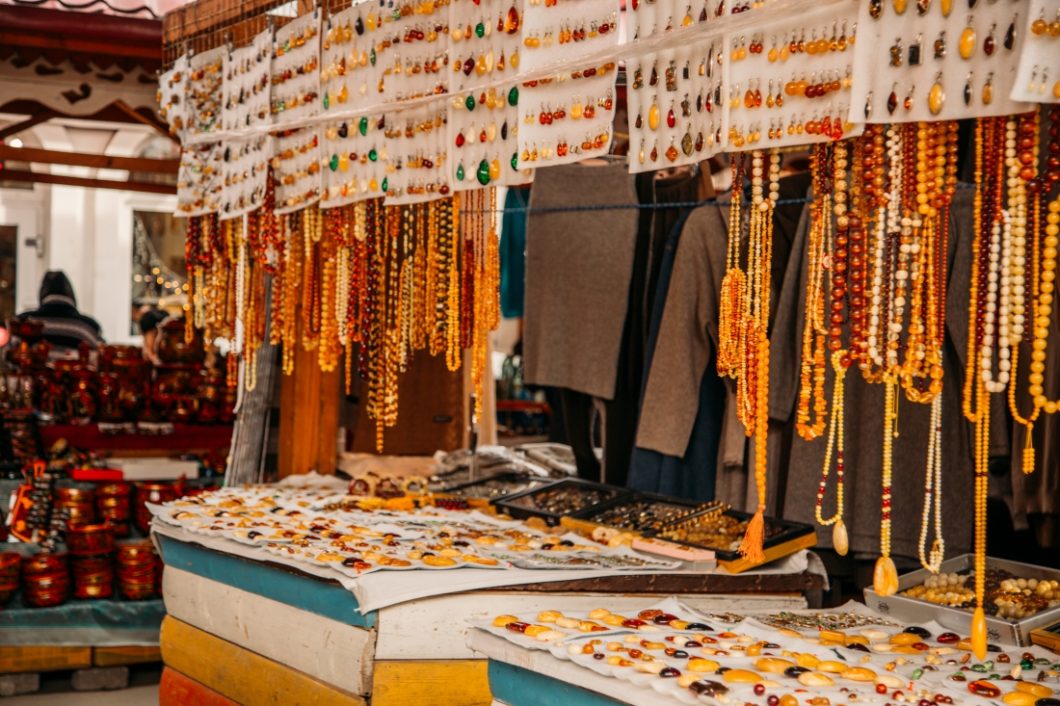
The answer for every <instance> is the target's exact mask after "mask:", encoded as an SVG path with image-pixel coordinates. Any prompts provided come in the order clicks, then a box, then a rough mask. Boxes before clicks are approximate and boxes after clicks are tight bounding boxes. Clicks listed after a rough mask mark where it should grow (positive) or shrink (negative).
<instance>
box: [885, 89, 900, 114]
mask: <svg viewBox="0 0 1060 706" xmlns="http://www.w3.org/2000/svg"><path fill="white" fill-rule="evenodd" d="M897 109H898V94H897V93H895V90H894V89H893V88H892V89H891V94H890V95H889V96H887V113H888V114H889V115H894V111H895V110H897Z"/></svg>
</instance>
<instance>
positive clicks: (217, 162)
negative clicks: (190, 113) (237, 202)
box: [177, 142, 224, 216]
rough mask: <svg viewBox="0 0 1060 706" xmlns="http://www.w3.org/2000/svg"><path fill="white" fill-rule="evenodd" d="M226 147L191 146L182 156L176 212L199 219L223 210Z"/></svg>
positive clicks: (209, 144) (218, 145) (211, 144)
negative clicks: (222, 192) (222, 194)
mask: <svg viewBox="0 0 1060 706" xmlns="http://www.w3.org/2000/svg"><path fill="white" fill-rule="evenodd" d="M223 159H224V148H223V147H222V146H221V145H220V143H216V142H214V143H207V144H204V145H201V146H198V147H189V148H186V149H184V150H182V151H181V153H180V167H179V169H178V172H177V213H178V214H179V215H181V216H199V215H205V214H209V213H217V212H218V211H219V210H220V208H221V191H222V188H223V184H224V182H223V179H224V176H223V173H222V172H223V166H224V163H223Z"/></svg>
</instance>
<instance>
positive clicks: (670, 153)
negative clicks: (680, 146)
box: [666, 145, 679, 162]
mask: <svg viewBox="0 0 1060 706" xmlns="http://www.w3.org/2000/svg"><path fill="white" fill-rule="evenodd" d="M678 155H679V153H678V151H677V148H676V147H674V146H673V145H670V146H669V147H667V148H666V158H667V159H668V160H670V161H671V162H676V161H677V157H678Z"/></svg>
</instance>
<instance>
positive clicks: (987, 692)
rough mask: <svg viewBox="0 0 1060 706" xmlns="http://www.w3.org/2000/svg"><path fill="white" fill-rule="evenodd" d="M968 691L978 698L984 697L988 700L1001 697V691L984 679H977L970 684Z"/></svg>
mask: <svg viewBox="0 0 1060 706" xmlns="http://www.w3.org/2000/svg"><path fill="white" fill-rule="evenodd" d="M968 691H970V692H972V693H973V694H975V695H976V696H983V697H985V698H988V699H996V698H997V697H999V696H1001V689H999V688H998V687H997V686H996V685H994V684H991V683H990V682H988V681H986V680H984V679H976V680H975V681H973V682H970V683H969V684H968Z"/></svg>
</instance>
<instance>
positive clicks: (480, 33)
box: [475, 22, 486, 39]
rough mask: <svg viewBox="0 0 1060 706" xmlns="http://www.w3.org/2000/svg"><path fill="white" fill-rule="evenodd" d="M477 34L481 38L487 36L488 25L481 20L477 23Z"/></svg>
mask: <svg viewBox="0 0 1060 706" xmlns="http://www.w3.org/2000/svg"><path fill="white" fill-rule="evenodd" d="M475 36H476V37H478V38H479V39H481V38H482V37H485V36H486V25H484V24H482V23H481V22H479V23H478V24H477V25H475Z"/></svg>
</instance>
